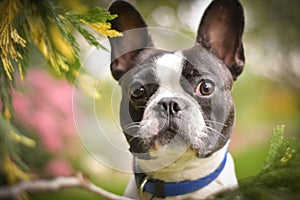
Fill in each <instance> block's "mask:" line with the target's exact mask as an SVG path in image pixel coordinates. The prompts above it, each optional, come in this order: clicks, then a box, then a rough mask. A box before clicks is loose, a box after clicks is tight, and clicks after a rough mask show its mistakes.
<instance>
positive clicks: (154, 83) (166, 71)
mask: <svg viewBox="0 0 300 200" xmlns="http://www.w3.org/2000/svg"><path fill="white" fill-rule="evenodd" d="M109 12H110V13H111V14H117V15H118V17H117V18H116V19H114V20H112V21H111V25H112V28H113V29H116V30H118V31H120V32H122V33H123V36H121V37H116V38H110V39H109V41H110V45H111V61H112V62H111V65H110V67H111V72H112V76H113V77H114V79H116V80H117V81H118V83H119V85H120V86H121V88H122V100H121V106H120V123H121V127H122V130H123V133H124V134H125V137H126V139H127V142H128V144H129V146H130V152H131V153H132V155H133V156H134V163H133V168H134V175H133V176H132V178H131V180H130V182H129V184H128V186H127V188H126V190H125V193H124V196H126V197H130V198H134V199H206V198H210V197H212V196H214V195H216V194H218V193H219V192H220V191H224V190H229V189H233V188H236V187H237V186H238V183H237V179H236V175H235V169H234V163H233V159H232V157H231V155H230V153H229V152H228V144H229V142H230V137H231V133H232V129H233V126H234V121H235V108H234V103H233V99H232V95H231V91H232V86H233V82H234V81H235V80H236V79H237V77H238V76H239V75H240V74H241V72H242V70H243V67H244V63H245V58H244V51H243V45H242V34H243V30H244V13H243V8H242V6H241V4H240V2H239V1H238V0H213V1H212V2H211V3H210V5H209V6H208V7H207V9H206V10H205V12H204V14H203V17H202V20H201V22H200V25H199V28H198V31H197V36H196V40H195V44H194V46H192V47H191V48H189V49H185V50H177V51H169V50H163V49H158V48H155V47H154V42H153V40H152V38H151V33H150V31H149V29H148V28H147V25H146V23H145V21H144V19H143V18H142V16H141V14H140V13H139V12H138V11H137V10H136V9H135V8H134V7H133V6H132V5H131V4H129V3H127V2H125V1H115V2H113V3H112V4H111V6H110V8H109ZM187 12H188V11H187Z"/></svg>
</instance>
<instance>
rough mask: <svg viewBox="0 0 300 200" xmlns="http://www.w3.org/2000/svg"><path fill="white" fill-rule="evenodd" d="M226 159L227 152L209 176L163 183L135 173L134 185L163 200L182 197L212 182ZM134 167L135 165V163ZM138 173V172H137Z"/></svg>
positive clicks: (219, 172) (222, 167)
mask: <svg viewBox="0 0 300 200" xmlns="http://www.w3.org/2000/svg"><path fill="white" fill-rule="evenodd" d="M226 159H227V151H226V153H225V156H224V159H223V160H222V162H221V164H220V165H219V166H218V167H217V169H215V171H213V172H212V173H210V174H209V175H207V176H205V177H202V178H200V179H197V180H192V181H181V182H164V181H161V180H158V179H152V178H147V176H146V174H144V173H142V174H141V173H135V179H136V184H137V186H138V188H140V189H141V188H142V190H143V191H146V192H148V193H150V194H152V195H153V196H156V197H159V198H164V197H168V196H169V197H170V196H178V195H184V194H188V193H191V192H194V191H196V190H199V189H202V188H204V187H205V186H207V185H209V184H210V183H211V182H213V181H214V180H215V179H216V178H217V177H218V176H219V175H220V174H221V172H222V170H223V169H224V167H225V164H226ZM135 167H138V166H137V163H135ZM138 171H140V170H138Z"/></svg>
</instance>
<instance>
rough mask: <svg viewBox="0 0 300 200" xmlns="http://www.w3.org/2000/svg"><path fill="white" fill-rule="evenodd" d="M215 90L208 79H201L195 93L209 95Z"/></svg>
mask: <svg viewBox="0 0 300 200" xmlns="http://www.w3.org/2000/svg"><path fill="white" fill-rule="evenodd" d="M214 91H215V85H214V83H213V82H212V81H210V80H202V81H201V82H200V83H199V85H198V86H197V88H196V91H195V92H196V94H198V95H204V96H207V95H210V94H212V93H213V92H214Z"/></svg>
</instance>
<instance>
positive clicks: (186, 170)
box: [136, 143, 228, 182]
mask: <svg viewBox="0 0 300 200" xmlns="http://www.w3.org/2000/svg"><path fill="white" fill-rule="evenodd" d="M227 148H228V143H227V144H226V145H225V146H224V147H223V148H221V149H220V150H218V151H217V152H215V153H213V154H212V155H211V156H209V157H207V158H203V159H199V158H196V157H195V155H194V153H193V152H191V151H187V152H186V153H185V154H184V155H182V156H181V157H180V158H179V159H178V160H176V161H175V162H174V163H172V164H170V165H169V166H167V167H164V168H162V169H158V170H156V171H150V169H151V167H152V166H151V161H149V160H141V159H137V160H136V161H137V164H138V166H139V167H140V169H141V170H142V171H143V172H146V174H147V175H148V176H149V177H151V178H153V179H158V180H162V181H165V182H179V181H185V180H195V179H199V178H202V177H205V176H207V175H208V174H210V173H211V172H213V171H214V170H215V169H216V168H218V166H219V165H220V163H221V162H222V160H223V159H224V156H225V154H226V152H227Z"/></svg>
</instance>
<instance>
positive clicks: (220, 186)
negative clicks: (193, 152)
mask: <svg viewBox="0 0 300 200" xmlns="http://www.w3.org/2000/svg"><path fill="white" fill-rule="evenodd" d="M226 151H227V145H225V146H224V147H223V148H222V149H220V150H219V151H217V152H215V153H214V154H213V155H211V156H210V157H208V158H205V159H198V160H197V161H194V162H193V163H185V165H183V164H184V163H182V164H181V165H179V164H178V162H176V163H177V164H171V165H170V166H168V167H166V168H164V169H161V170H158V171H154V172H150V173H149V174H148V175H150V176H151V177H153V178H156V179H160V180H164V181H166V182H173V181H183V180H195V179H199V178H201V177H204V176H206V175H208V174H210V173H211V172H212V171H214V170H215V169H216V168H217V167H218V166H219V164H220V163H221V161H222V159H223V158H224V155H225V152H226ZM139 163H140V164H141V163H142V162H139ZM144 164H145V163H143V164H142V165H141V167H142V166H143V165H144ZM184 166H185V167H184ZM176 169H177V170H176ZM237 185H238V183H237V179H236V176H235V170H234V163H233V159H232V157H231V155H230V153H227V161H226V164H225V167H224V169H223V171H222V172H221V174H220V175H219V176H218V177H217V178H216V179H215V180H214V181H213V182H212V183H210V184H209V185H207V186H206V187H204V188H202V189H200V190H197V191H195V192H192V193H188V194H185V195H181V196H177V197H167V198H166V199H207V198H209V197H212V196H214V195H215V194H217V193H219V192H221V191H223V190H228V189H233V188H236V187H237ZM124 196H126V197H130V198H133V199H139V195H138V188H137V186H136V183H135V179H134V176H133V177H132V178H131V180H130V182H129V184H128V186H127V188H126V191H125V194H124ZM151 196H152V195H151V194H149V193H144V194H143V199H151Z"/></svg>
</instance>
